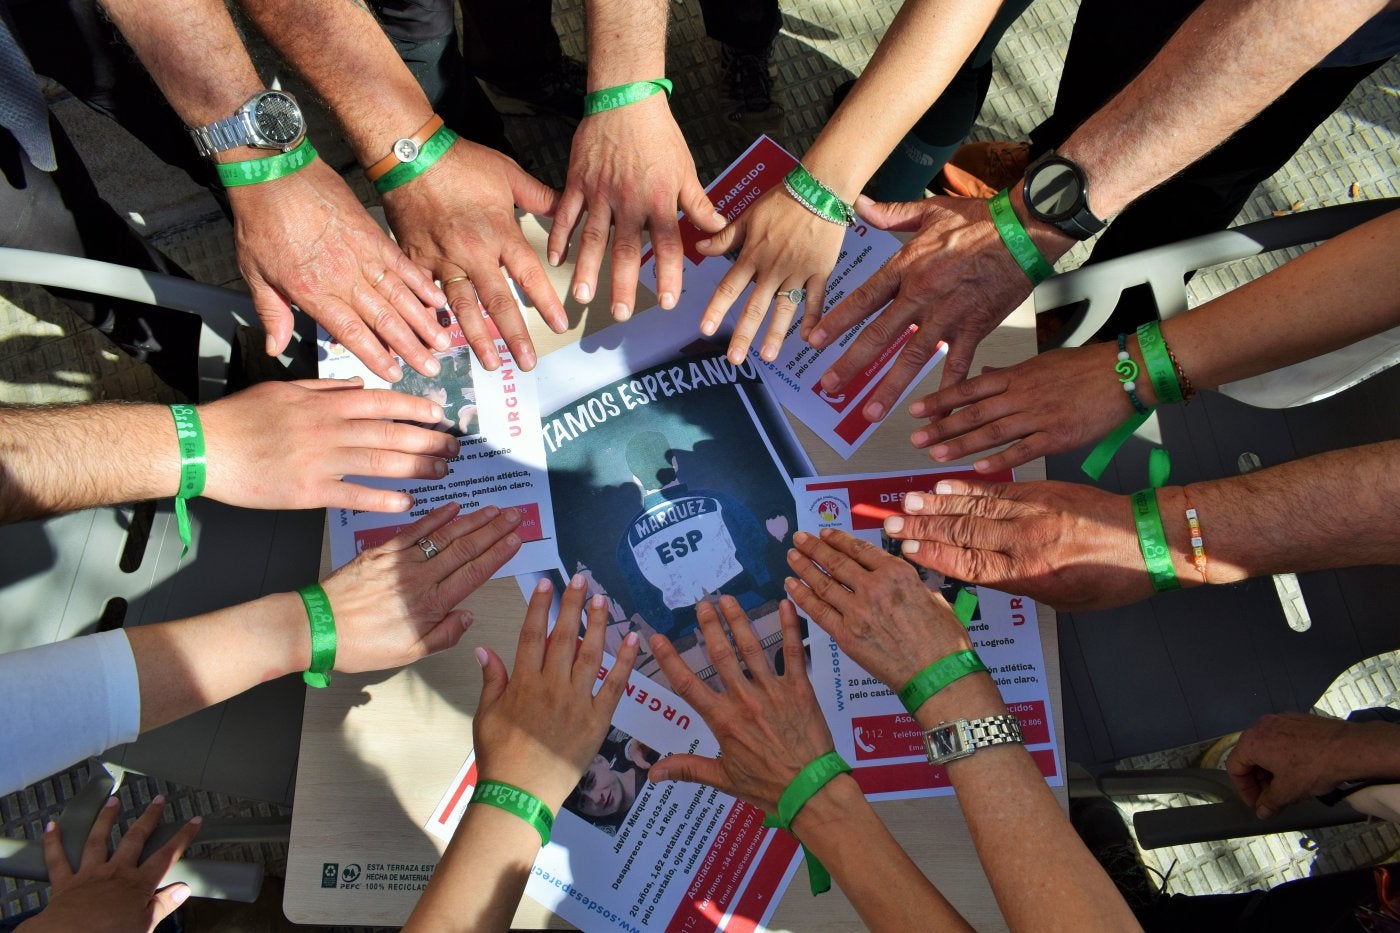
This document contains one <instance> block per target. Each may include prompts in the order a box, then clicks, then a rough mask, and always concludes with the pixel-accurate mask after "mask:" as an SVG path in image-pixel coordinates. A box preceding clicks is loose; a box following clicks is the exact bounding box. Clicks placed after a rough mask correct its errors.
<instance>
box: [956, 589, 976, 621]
mask: <svg viewBox="0 0 1400 933" xmlns="http://www.w3.org/2000/svg"><path fill="white" fill-rule="evenodd" d="M976 611H977V594H976V593H974V592H972V590H958V598H957V599H955V600H953V615H954V616H956V617H957V619H958V621H959V622H961V623H962V624H963V628H967V623H969V622H971V621H972V614H973V613H974V612H976Z"/></svg>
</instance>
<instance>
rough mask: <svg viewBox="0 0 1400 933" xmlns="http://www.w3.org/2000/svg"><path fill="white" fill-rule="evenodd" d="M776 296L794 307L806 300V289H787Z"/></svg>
mask: <svg viewBox="0 0 1400 933" xmlns="http://www.w3.org/2000/svg"><path fill="white" fill-rule="evenodd" d="M778 294H779V295H782V296H783V297H784V298H786V299H787V300H788V301H791V302H792V303H793V304H795V305H800V304H802V302H804V301H806V300H807V289H805V288H789V289H788V290H787V291H785V292H778Z"/></svg>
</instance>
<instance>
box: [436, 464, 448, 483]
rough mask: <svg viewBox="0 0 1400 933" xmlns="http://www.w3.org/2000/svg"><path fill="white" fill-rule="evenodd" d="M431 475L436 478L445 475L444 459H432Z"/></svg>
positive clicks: (445, 465)
mask: <svg viewBox="0 0 1400 933" xmlns="http://www.w3.org/2000/svg"><path fill="white" fill-rule="evenodd" d="M433 475H434V476H436V477H437V478H438V479H442V478H443V477H444V476H446V475H447V461H446V460H434V461H433Z"/></svg>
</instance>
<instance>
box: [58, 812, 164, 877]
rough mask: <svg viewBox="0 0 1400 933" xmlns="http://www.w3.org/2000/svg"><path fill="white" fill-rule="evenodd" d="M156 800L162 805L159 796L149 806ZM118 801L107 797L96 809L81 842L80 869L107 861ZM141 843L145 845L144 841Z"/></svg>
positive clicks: (115, 823) (158, 813)
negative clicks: (94, 815) (84, 838)
mask: <svg viewBox="0 0 1400 933" xmlns="http://www.w3.org/2000/svg"><path fill="white" fill-rule="evenodd" d="M157 801H159V804H160V805H161V806H164V804H165V798H164V797H160V796H157V797H155V798H154V799H153V800H152V801H151V806H156V805H157ZM120 803H121V801H119V800H118V799H117V798H116V797H108V798H107V799H106V800H105V801H103V803H102V809H100V810H98V811H97V819H95V820H93V821H92V828H91V829H90V830H89V831H88V835H87V839H86V840H85V841H84V842H83V854H82V858H81V859H80V860H79V862H78V867H79V868H80V869H81V868H85V867H87V866H89V865H101V864H102V863H103V862H105V861H107V843H108V840H110V839H111V838H112V827H113V826H115V825H117V816H118V815H119V814H120V813H121V806H120ZM148 812H149V811H148ZM156 816H157V818H159V816H160V810H159V809H157V810H156ZM143 818H144V814H143ZM148 832H149V831H148ZM142 845H145V842H144V841H143V842H142ZM132 864H135V863H134V862H133V863H132Z"/></svg>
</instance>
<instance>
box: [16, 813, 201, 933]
mask: <svg viewBox="0 0 1400 933" xmlns="http://www.w3.org/2000/svg"><path fill="white" fill-rule="evenodd" d="M164 809H165V798H164V797H156V798H155V799H153V800H152V801H151V805H150V806H149V807H147V808H146V812H145V813H143V814H141V818H140V819H138V820H137V821H136V822H135V823H132V824H131V828H129V829H128V830H127V831H126V834H125V835H124V836H122V838H121V842H119V843H117V847H116V849H115V850H114V851H113V852H112V854H111V857H110V858H109V857H108V855H107V842H108V840H109V839H110V838H111V835H112V827H113V826H115V825H116V823H117V817H118V816H119V815H120V814H121V801H120V800H119V799H118V798H116V797H108V798H107V801H106V803H104V804H103V806H102V809H101V810H99V811H97V819H95V820H94V821H93V823H92V830H91V832H89V833H88V837H87V842H86V844H85V845H84V846H83V854H82V858H81V860H80V861H79V863H78V868H77V870H76V871H74V870H73V867H72V866H71V865H70V864H69V863H68V857H67V855H66V854H65V853H64V851H63V838H62V835H63V834H62V832H61V831H60V830H59V828H58V825H57V824H56V823H49V825H48V826H47V827H46V828H45V829H44V864H45V865H46V866H47V867H48V870H49V883H50V884H52V885H53V896H52V898H51V899H50V900H49V906H48V907H46V908H45V909H44V911H43V913H41V914H39V916H37V917H35V918H33V919H32V920H28V921H26V922H25V923H22V924H20V927H19V929H21V930H23V931H24V933H43V931H48V930H55V931H58V930H65V931H66V930H83V931H85V933H88V931H90V933H108V931H110V933H129V931H132V930H145V931H150V930H154V929H155V928H156V925H157V924H158V923H160V922H161V921H162V920H164V919H165V918H166V917H168V916H170V914H172V913H173V912H174V911H175V908H177V907H179V906H180V905H181V904H183V903H184V902H185V899H186V898H188V897H189V896H190V889H189V885H186V884H183V883H178V882H177V883H176V884H170V885H166V886H165V887H163V888H162V887H160V886H159V885H160V881H161V879H162V878H164V877H165V875H166V873H167V872H168V871H170V869H171V867H172V866H173V865H174V864H175V863H176V862H178V861H179V860H180V856H181V855H183V854H184V851H185V849H186V848H188V847H189V844H190V843H191V842H193V841H194V837H195V834H196V833H198V832H199V826H200V823H201V822H202V821H201V819H200V817H195V818H194V819H192V820H190V821H189V822H188V823H186V824H185V825H184V826H182V827H181V828H180V830H179V831H178V832H176V833H175V835H174V836H171V837H170V839H169V841H167V842H166V843H165V844H164V845H163V846H161V847H160V848H159V849H157V850H156V851H154V852H152V853H151V854H150V855H149V856H146V857H145V858H144V859H143V858H142V857H141V852H142V850H143V849H144V848H145V847H146V840H148V839H149V838H150V837H151V833H152V832H154V831H155V828H156V827H157V826H158V825H160V815H161V812H162V811H163V810H164Z"/></svg>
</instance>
